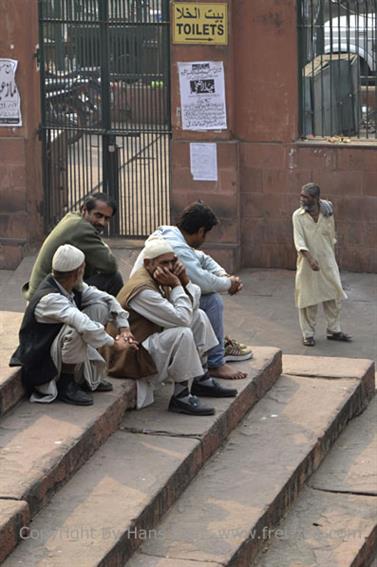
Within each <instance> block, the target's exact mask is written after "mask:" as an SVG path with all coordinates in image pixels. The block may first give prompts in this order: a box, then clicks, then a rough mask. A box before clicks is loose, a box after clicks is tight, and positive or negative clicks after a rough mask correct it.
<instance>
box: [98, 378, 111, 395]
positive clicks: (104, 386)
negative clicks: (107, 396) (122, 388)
mask: <svg viewBox="0 0 377 567" xmlns="http://www.w3.org/2000/svg"><path fill="white" fill-rule="evenodd" d="M112 390H114V386H113V385H112V383H111V382H109V380H104V379H102V380H101V382H100V383H99V384H98V386H97V388H96V389H95V390H94V391H95V392H112Z"/></svg>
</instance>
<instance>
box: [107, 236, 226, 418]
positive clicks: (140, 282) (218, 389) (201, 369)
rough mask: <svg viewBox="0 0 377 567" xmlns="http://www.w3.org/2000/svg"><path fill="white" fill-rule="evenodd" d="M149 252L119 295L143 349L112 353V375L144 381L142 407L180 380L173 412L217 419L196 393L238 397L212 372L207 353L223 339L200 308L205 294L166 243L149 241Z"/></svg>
mask: <svg viewBox="0 0 377 567" xmlns="http://www.w3.org/2000/svg"><path fill="white" fill-rule="evenodd" d="M143 252H144V253H143V258H144V265H143V266H142V267H141V268H140V269H139V270H137V272H135V273H134V275H133V276H132V277H131V278H130V280H129V281H128V282H127V284H126V285H125V286H124V287H123V288H122V290H121V291H120V293H119V294H118V300H119V302H120V304H121V305H122V306H123V307H124V308H126V309H127V310H128V311H129V314H130V326H131V331H132V332H133V334H134V336H135V338H136V340H137V341H138V342H139V343H140V349H139V351H138V352H135V351H131V350H128V352H127V351H126V352H116V351H115V352H110V353H109V375H110V376H117V377H125V376H127V377H130V378H137V379H138V380H137V407H138V408H142V407H145V406H147V405H149V404H151V403H152V402H153V392H154V389H155V387H156V386H157V385H158V384H160V383H161V382H162V381H164V380H166V379H167V378H169V379H171V380H172V381H173V382H174V393H173V396H172V398H171V400H170V403H169V411H173V412H177V413H185V414H189V415H212V414H213V413H214V409H213V408H211V407H207V406H204V405H202V404H201V402H200V401H199V399H198V398H197V397H196V395H198V396H207V397H233V396H236V395H237V390H236V389H232V390H230V389H227V388H223V387H222V386H220V384H218V383H217V382H216V381H215V380H213V378H210V376H209V374H208V371H207V369H206V362H207V352H208V350H209V349H210V348H211V347H213V346H215V345H216V344H217V339H216V336H215V334H214V332H213V330H212V327H211V324H210V322H209V320H208V318H207V316H206V314H205V313H204V312H203V311H202V310H201V309H198V306H199V298H200V290H199V288H198V287H197V286H196V285H194V284H192V283H191V282H190V280H189V278H188V276H187V274H186V270H185V268H184V266H183V264H181V262H179V261H177V258H176V256H175V254H174V252H173V249H172V247H171V246H170V244H169V243H168V242H167V241H166V240H164V239H158V238H156V239H154V240H151V241H149V242H148V243H147V244H146V246H145V248H144V251H143ZM109 332H110V333H111V334H112V335H114V334H115V332H116V331H115V330H114V329H109ZM108 350H110V351H111V349H108ZM191 383H192V385H191Z"/></svg>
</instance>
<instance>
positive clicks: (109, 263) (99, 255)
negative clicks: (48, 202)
mask: <svg viewBox="0 0 377 567" xmlns="http://www.w3.org/2000/svg"><path fill="white" fill-rule="evenodd" d="M62 244H72V246H76V247H77V248H79V249H80V250H82V251H83V252H84V254H85V274H84V279H85V278H88V277H90V276H92V275H94V274H98V273H106V274H113V273H114V272H116V271H117V269H118V266H117V261H116V259H115V257H114V256H113V255H112V253H111V252H110V248H109V247H108V246H107V244H105V242H104V241H103V240H102V238H101V237H100V235H99V234H98V233H97V232H96V229H95V228H94V226H93V225H92V224H90V223H89V222H88V221H86V220H84V219H83V218H82V216H81V214H80V213H78V212H77V213H67V214H66V215H65V217H64V218H62V220H61V221H60V222H59V223H58V224H57V225H56V227H55V228H54V229H53V230H52V231H51V232H50V234H49V235H48V236H47V238H46V240H45V241H44V243H43V245H42V248H41V249H40V251H39V254H38V256H37V259H36V261H35V264H34V267H33V271H32V273H31V277H30V282H29V283H28V284H26V285H25V286H24V287H23V292H24V297H25V299H27V300H30V299H31V298H32V296H33V295H34V293H35V290H36V289H37V287H38V286H39V284H40V283H41V281H42V280H43V279H44V278H45V277H46V276H47V275H48V274H49V273H50V272H51V267H52V257H53V255H54V254H55V251H56V249H57V248H58V247H59V246H61V245H62Z"/></svg>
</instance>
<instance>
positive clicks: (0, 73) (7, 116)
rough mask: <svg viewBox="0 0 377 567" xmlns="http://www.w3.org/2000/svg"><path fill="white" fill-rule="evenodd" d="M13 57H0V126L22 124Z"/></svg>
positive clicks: (15, 63) (15, 62) (15, 64)
mask: <svg viewBox="0 0 377 567" xmlns="http://www.w3.org/2000/svg"><path fill="white" fill-rule="evenodd" d="M17 64H18V62H17V61H16V60H15V59H0V126H7V127H9V126H22V119H21V102H20V93H19V92H18V89H17V85H16V69H17Z"/></svg>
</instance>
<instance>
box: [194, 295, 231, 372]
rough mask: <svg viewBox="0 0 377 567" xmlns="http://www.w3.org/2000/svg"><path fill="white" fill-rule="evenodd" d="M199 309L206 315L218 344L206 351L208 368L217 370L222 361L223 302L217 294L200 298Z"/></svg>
mask: <svg viewBox="0 0 377 567" xmlns="http://www.w3.org/2000/svg"><path fill="white" fill-rule="evenodd" d="M200 309H203V311H204V312H205V313H206V314H207V317H208V319H209V320H210V322H211V325H212V328H213V330H214V333H215V335H216V338H217V340H218V341H219V344H218V345H217V346H215V347H213V348H211V349H210V350H209V351H208V368H218V367H219V366H222V365H223V364H224V363H225V361H224V302H223V299H222V297H221V295H220V294H219V293H206V294H205V295H202V297H201V298H200Z"/></svg>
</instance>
